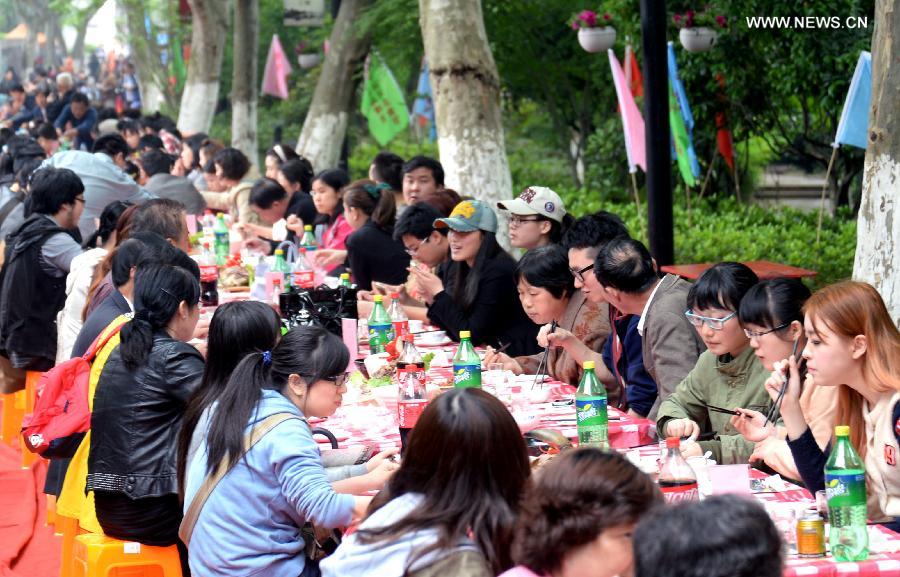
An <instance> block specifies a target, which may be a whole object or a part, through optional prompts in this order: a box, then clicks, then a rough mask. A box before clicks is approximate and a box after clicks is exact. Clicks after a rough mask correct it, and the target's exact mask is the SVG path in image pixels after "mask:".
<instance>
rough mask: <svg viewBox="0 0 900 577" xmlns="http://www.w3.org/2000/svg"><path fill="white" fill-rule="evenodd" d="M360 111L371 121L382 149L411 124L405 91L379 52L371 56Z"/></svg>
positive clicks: (371, 131) (372, 132)
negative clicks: (404, 96) (404, 95)
mask: <svg viewBox="0 0 900 577" xmlns="http://www.w3.org/2000/svg"><path fill="white" fill-rule="evenodd" d="M360 109H361V111H362V113H363V116H365V117H366V120H368V121H369V132H370V133H371V134H372V136H373V137H374V138H375V141H376V142H378V144H379V145H381V146H385V145H387V143H389V142H390V141H391V140H392V139H393V138H394V137H395V136H397V135H398V134H399V133H401V132H403V131H404V130H406V127H407V126H408V125H409V110H408V109H407V108H406V100H404V98H403V91H402V90H401V89H400V85H399V84H397V80H396V79H395V78H394V75H393V74H392V73H391V70H390V69H389V68H388V67H387V64H385V62H384V61H383V60H382V59H381V56H380V55H379V54H378V53H377V52H372V53H371V54H370V55H369V64H368V73H367V75H366V85H365V87H364V88H363V94H362V104H361V106H360Z"/></svg>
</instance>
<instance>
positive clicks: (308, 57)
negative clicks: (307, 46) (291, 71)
mask: <svg viewBox="0 0 900 577" xmlns="http://www.w3.org/2000/svg"><path fill="white" fill-rule="evenodd" d="M320 62H322V56H321V55H320V54H316V53H312V54H298V55H297V63H298V64H299V65H300V68H304V69H307V70H308V69H310V68H315V67H316V66H318V65H319V63H320Z"/></svg>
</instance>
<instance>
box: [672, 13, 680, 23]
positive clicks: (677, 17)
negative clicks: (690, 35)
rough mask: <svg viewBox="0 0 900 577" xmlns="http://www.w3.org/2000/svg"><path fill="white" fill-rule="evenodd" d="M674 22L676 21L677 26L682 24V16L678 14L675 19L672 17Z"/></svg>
mask: <svg viewBox="0 0 900 577" xmlns="http://www.w3.org/2000/svg"><path fill="white" fill-rule="evenodd" d="M672 20H674V21H675V24H681V14H676V15H675V16H674V17H672Z"/></svg>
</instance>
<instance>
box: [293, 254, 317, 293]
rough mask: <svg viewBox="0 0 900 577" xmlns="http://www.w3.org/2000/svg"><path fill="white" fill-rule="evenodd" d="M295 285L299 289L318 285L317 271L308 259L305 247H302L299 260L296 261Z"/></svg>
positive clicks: (298, 256)
mask: <svg viewBox="0 0 900 577" xmlns="http://www.w3.org/2000/svg"><path fill="white" fill-rule="evenodd" d="M294 286H295V287H297V288H298V289H311V288H313V287H314V286H316V276H315V272H314V271H313V267H312V265H311V264H309V260H307V256H306V248H304V247H300V252H299V254H298V255H297V260H296V262H294Z"/></svg>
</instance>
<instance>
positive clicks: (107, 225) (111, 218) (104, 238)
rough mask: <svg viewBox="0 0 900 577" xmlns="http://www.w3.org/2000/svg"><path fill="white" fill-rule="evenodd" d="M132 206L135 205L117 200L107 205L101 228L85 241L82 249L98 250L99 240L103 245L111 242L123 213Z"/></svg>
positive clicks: (101, 219) (101, 218)
mask: <svg viewBox="0 0 900 577" xmlns="http://www.w3.org/2000/svg"><path fill="white" fill-rule="evenodd" d="M132 204H133V203H131V202H126V201H124V200H116V201H114V202H111V203H109V204H107V205H106V208H104V209H103V212H101V213H100V226H99V227H97V230H95V231H94V234H92V235H91V236H89V237H88V238H87V240H86V241H84V244H82V245H81V248H84V249H91V248H97V240H99V241H100V244H101V245H105V244H106V243H107V242H109V239H110V238H111V237H112V235H113V233H115V232H116V228H117V227H118V225H119V217H121V216H122V213H123V212H125V209H127V208H128V207H129V206H131V205H132Z"/></svg>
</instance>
